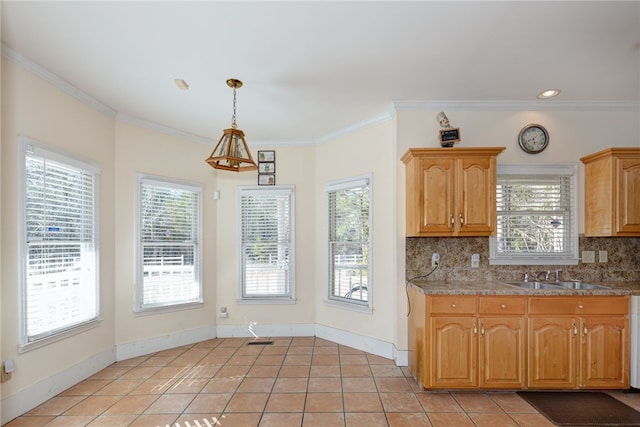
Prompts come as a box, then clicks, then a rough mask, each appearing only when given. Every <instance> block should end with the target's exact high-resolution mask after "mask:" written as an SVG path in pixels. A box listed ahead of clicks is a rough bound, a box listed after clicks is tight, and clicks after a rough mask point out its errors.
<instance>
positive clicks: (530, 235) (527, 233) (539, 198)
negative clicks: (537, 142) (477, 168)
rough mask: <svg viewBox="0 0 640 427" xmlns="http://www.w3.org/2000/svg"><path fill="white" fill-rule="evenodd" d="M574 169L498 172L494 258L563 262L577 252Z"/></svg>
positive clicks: (573, 256)
mask: <svg viewBox="0 0 640 427" xmlns="http://www.w3.org/2000/svg"><path fill="white" fill-rule="evenodd" d="M543 172H544V171H543ZM560 172H562V171H560ZM573 172H574V171H573V169H570V170H569V171H568V172H566V173H537V174H530V173H527V174H518V173H509V174H501V173H499V174H498V177H497V187H496V213H497V232H496V237H495V241H494V244H495V247H494V248H493V250H492V251H493V252H494V253H493V254H492V255H493V257H494V258H500V257H503V258H515V259H518V258H523V259H524V258H529V259H534V260H535V259H538V260H540V259H548V260H550V261H554V260H555V261H558V262H559V263H562V262H561V261H562V260H569V259H573V258H575V257H576V256H577V253H576V251H577V235H576V230H577V227H576V223H575V222H576V217H575V212H576V206H575V203H576V201H575V200H576V198H575V193H576V188H575V179H574V176H575V174H574V173H573Z"/></svg>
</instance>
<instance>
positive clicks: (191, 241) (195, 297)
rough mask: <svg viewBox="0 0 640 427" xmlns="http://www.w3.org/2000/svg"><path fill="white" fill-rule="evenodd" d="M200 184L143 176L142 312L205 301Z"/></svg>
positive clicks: (141, 182)
mask: <svg viewBox="0 0 640 427" xmlns="http://www.w3.org/2000/svg"><path fill="white" fill-rule="evenodd" d="M200 198H201V189H200V187H199V186H197V185H186V184H178V183H174V182H171V181H165V180H161V179H152V178H148V177H140V185H139V199H140V200H139V203H140V207H139V210H140V214H139V221H140V226H139V239H140V242H139V246H140V248H141V253H140V254H139V260H140V261H139V263H141V268H140V267H139V273H138V274H139V277H140V279H139V280H138V282H139V283H141V286H138V298H137V299H138V303H137V305H138V309H148V308H156V307H165V306H172V305H177V304H186V303H194V302H201V301H202V286H201V279H200V259H201V254H200V251H201V249H200V203H201V202H200Z"/></svg>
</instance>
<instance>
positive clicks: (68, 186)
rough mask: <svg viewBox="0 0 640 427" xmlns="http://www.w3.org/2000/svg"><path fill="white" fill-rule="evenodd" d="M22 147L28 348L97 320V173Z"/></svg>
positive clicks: (40, 150)
mask: <svg viewBox="0 0 640 427" xmlns="http://www.w3.org/2000/svg"><path fill="white" fill-rule="evenodd" d="M24 147H25V165H24V166H25V169H24V178H25V183H24V185H25V187H24V208H25V211H24V212H25V216H24V220H25V226H24V230H25V234H26V235H25V238H26V252H27V253H26V262H25V264H26V265H25V267H26V268H25V281H24V283H25V285H24V291H23V297H24V300H23V304H24V307H25V308H24V316H25V320H24V339H23V340H24V341H25V342H26V343H29V342H33V341H37V340H39V339H42V338H45V337H47V336H50V335H53V334H56V333H58V332H63V331H65V330H67V329H70V328H72V327H75V326H78V325H80V324H83V323H86V322H89V321H92V320H96V319H97V316H98V279H97V272H98V268H97V266H98V260H97V253H96V252H97V232H96V223H97V208H96V205H97V183H98V182H97V180H98V175H97V173H98V169H97V168H95V166H93V165H89V164H87V165H86V166H85V165H83V164H82V162H79V161H78V160H76V159H71V158H68V159H67V158H66V157H65V156H64V155H61V154H60V153H56V152H53V151H49V150H47V149H45V148H42V147H34V146H33V145H31V144H26V145H25V146H24ZM65 160H68V162H67V163H65Z"/></svg>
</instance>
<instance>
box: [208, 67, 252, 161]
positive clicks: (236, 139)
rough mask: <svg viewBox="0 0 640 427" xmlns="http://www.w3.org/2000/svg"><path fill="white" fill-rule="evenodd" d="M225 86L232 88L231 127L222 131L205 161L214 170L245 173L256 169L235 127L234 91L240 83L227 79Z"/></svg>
mask: <svg viewBox="0 0 640 427" xmlns="http://www.w3.org/2000/svg"><path fill="white" fill-rule="evenodd" d="M227 86H229V87H230V88H233V116H232V118H231V127H230V128H229V129H225V130H223V131H222V137H221V138H220V141H218V145H216V148H214V149H213V152H212V153H211V155H210V156H209V158H208V159H207V160H205V161H206V162H207V163H209V165H211V167H212V168H214V169H222V170H227V171H233V172H245V171H252V170H256V169H258V166H257V165H256V163H255V162H254V161H253V158H252V157H251V152H250V151H249V147H247V141H245V139H244V132H242V130H240V129H238V126H237V125H236V89H239V88H241V87H242V82H241V81H240V80H237V79H228V80H227Z"/></svg>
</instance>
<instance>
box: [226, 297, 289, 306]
mask: <svg viewBox="0 0 640 427" xmlns="http://www.w3.org/2000/svg"><path fill="white" fill-rule="evenodd" d="M237 303H238V304H247V305H251V304H283V305H288V304H295V303H296V300H295V298H289V297H273V298H245V299H239V300H237Z"/></svg>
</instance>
